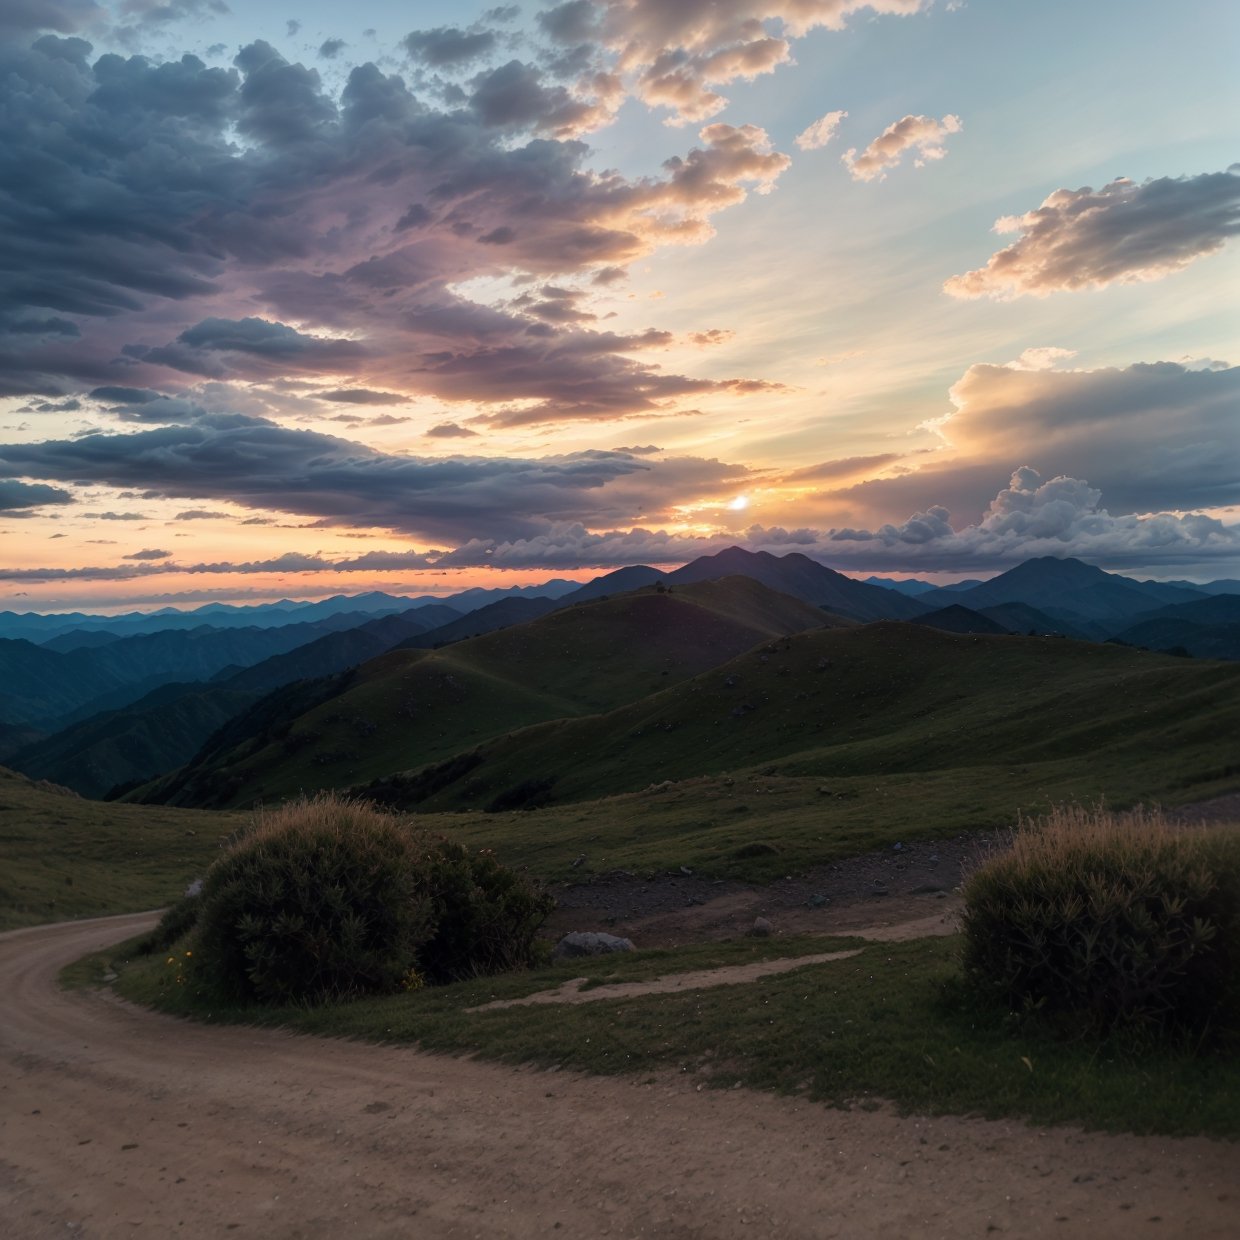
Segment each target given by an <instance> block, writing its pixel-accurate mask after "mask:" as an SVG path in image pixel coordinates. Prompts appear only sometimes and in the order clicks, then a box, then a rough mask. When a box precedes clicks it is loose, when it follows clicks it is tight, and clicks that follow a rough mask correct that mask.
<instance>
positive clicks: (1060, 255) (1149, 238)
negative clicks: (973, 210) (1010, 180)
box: [943, 164, 1240, 299]
mask: <svg viewBox="0 0 1240 1240" xmlns="http://www.w3.org/2000/svg"><path fill="white" fill-rule="evenodd" d="M995 232H997V233H1001V234H1003V233H1019V234H1020V236H1019V237H1018V238H1017V240H1015V241H1014V242H1013V243H1012V244H1011V245H1009V246H1007V247H1005V248H1004V249H1002V250H999V251H998V252H997V253H995V254H993V255H991V257H990V260H989V261H988V262H987V264H986V266H985V267H980V268H978V269H977V270H976V271H967V272H965V273H964V274H963V275H958V276H952V277H951V279H950V280H948V281H947V282H946V283H945V284H944V285H943V288H944V289H945V290H946V291H947V292H948V293H950V294H951V295H952V296H953V297H962V298H969V297H993V298H997V299H1008V298H1013V297H1021V296H1025V295H1030V296H1034V297H1045V296H1048V295H1049V294H1050V293H1056V292H1062V291H1065V290H1075V289H1084V288H1105V287H1106V286H1107V285H1109V284H1132V283H1136V282H1139V281H1147V280H1160V279H1162V278H1163V277H1164V276H1168V275H1171V274H1172V273H1173V272H1176V271H1180V270H1181V269H1183V268H1184V267H1187V266H1188V265H1189V263H1192V262H1195V261H1196V260H1197V259H1199V258H1203V257H1205V256H1206V255H1209V254H1214V253H1217V252H1218V251H1219V250H1221V249H1222V248H1223V246H1224V245H1225V244H1226V242H1227V241H1228V240H1229V239H1230V238H1232V237H1234V236H1236V234H1237V233H1240V164H1238V165H1234V166H1233V167H1231V168H1229V169H1228V170H1227V171H1226V172H1208V173H1202V174H1201V175H1200V176H1192V177H1188V176H1184V177H1160V178H1158V179H1157V180H1148V181H1143V182H1141V183H1139V184H1138V183H1137V182H1135V181H1130V180H1128V179H1127V178H1125V177H1120V178H1118V179H1117V180H1114V181H1112V182H1110V183H1109V184H1108V185H1104V186H1103V187H1102V188H1101V189H1100V190H1093V189H1091V188H1090V187H1089V186H1085V187H1084V188H1082V189H1078V190H1070V189H1057V190H1056V191H1055V192H1054V193H1053V194H1051V195H1050V196H1049V197H1048V198H1046V200H1045V201H1044V202H1043V203H1042V205H1041V206H1040V207H1037V208H1035V209H1034V210H1033V211H1028V212H1026V213H1025V214H1024V215H1015V216H1005V217H1004V218H1002V219H1000V220H998V221H997V222H996V224H995Z"/></svg>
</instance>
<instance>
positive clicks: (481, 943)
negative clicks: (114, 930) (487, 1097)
mask: <svg viewBox="0 0 1240 1240" xmlns="http://www.w3.org/2000/svg"><path fill="white" fill-rule="evenodd" d="M553 906H554V901H553V900H552V899H551V898H550V897H549V896H547V895H545V894H544V893H543V892H541V891H540V890H537V889H536V888H535V887H534V886H532V885H531V884H530V883H529V882H527V881H526V880H525V879H524V878H523V877H522V876H521V875H519V874H517V873H516V872H515V871H514V870H511V869H509V868H508V867H506V866H503V865H500V864H499V863H498V862H497V861H496V860H495V858H494V856H493V855H492V854H491V853H490V852H489V851H487V850H483V851H481V852H471V851H470V850H468V849H466V848H464V847H462V846H461V845H460V844H458V843H456V842H454V841H451V840H447V839H442V838H437V837H434V836H428V835H425V834H423V833H422V832H420V831H418V830H416V829H415V828H414V827H413V826H412V824H410V823H409V822H408V821H401V820H400V819H398V818H396V817H395V816H394V815H392V814H388V813H385V812H383V811H382V810H379V809H377V808H375V807H374V806H373V805H371V804H369V803H366V802H360V801H354V800H350V799H348V798H347V797H340V796H335V795H330V794H329V795H322V796H318V797H315V798H313V799H311V800H303V801H296V802H290V803H288V804H286V805H284V806H282V807H280V808H279V809H277V810H274V811H271V812H268V813H261V814H259V815H257V816H256V818H255V820H254V822H253V824H252V825H251V826H250V827H249V829H247V830H246V831H244V832H242V833H241V834H240V835H239V836H238V837H237V838H236V839H234V840H232V841H231V842H230V843H229V845H228V846H227V847H226V848H225V849H224V850H223V851H222V853H221V854H220V856H219V857H218V858H217V859H216V860H215V861H214V862H213V864H212V865H211V866H210V868H209V869H208V870H207V872H206V875H205V876H204V878H203V879H202V881H201V883H200V884H195V889H194V890H193V891H192V892H191V893H189V894H187V895H186V896H185V897H184V898H183V899H182V900H180V901H179V902H178V903H177V904H174V905H173V906H172V907H171V908H170V909H169V910H168V911H167V913H165V915H164V917H163V918H162V919H161V921H160V924H159V925H158V926H157V927H156V928H155V931H154V932H153V933H152V934H151V935H150V936H149V937H148V939H147V940H146V941H145V942H144V943H143V945H142V947H143V950H145V951H146V952H148V953H153V952H163V951H167V950H169V949H174V948H175V947H176V946H177V945H181V946H182V947H183V950H181V951H180V954H179V955H178V954H177V953H176V951H175V950H174V954H173V956H172V957H170V959H173V960H175V961H177V964H178V974H177V980H178V983H179V984H186V985H188V986H190V987H191V988H192V989H193V990H194V991H195V992H197V993H199V994H202V995H204V996H209V997H210V998H212V999H215V1000H226V1001H234V1002H243V1003H244V1002H252V1003H288V1002H291V1003H322V1002H328V1001H332V1000H342V999H350V998H356V997H357V996H359V995H365V994H390V993H393V992H396V991H402V990H403V991H409V990H417V989H420V988H421V987H422V986H423V985H426V984H427V983H440V984H442V983H445V982H451V981H456V980H459V979H460V978H463V977H476V976H483V975H487V974H493V973H502V972H507V971H511V970H515V969H524V968H527V967H528V966H529V965H530V964H531V963H532V961H533V959H534V954H535V935H536V934H537V932H538V929H539V927H540V926H541V925H542V923H543V921H544V920H545V919H546V917H547V915H548V914H549V913H550V912H551V909H552V907H553ZM186 944H188V946H184V945H186Z"/></svg>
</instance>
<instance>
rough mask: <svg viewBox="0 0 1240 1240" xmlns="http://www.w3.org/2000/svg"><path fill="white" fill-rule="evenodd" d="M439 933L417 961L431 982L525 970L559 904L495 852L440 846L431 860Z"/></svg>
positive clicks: (447, 844)
mask: <svg viewBox="0 0 1240 1240" xmlns="http://www.w3.org/2000/svg"><path fill="white" fill-rule="evenodd" d="M427 864H428V870H427V885H428V889H429V891H430V896H431V905H432V909H433V920H434V925H435V930H434V933H433V934H432V935H431V938H430V940H429V941H428V942H427V943H426V944H425V945H424V946H423V948H422V950H421V952H420V953H419V956H418V964H419V968H420V969H421V971H422V972H423V973H424V974H425V976H426V978H427V980H428V981H431V982H451V981H457V980H459V979H461V978H464V977H472V976H475V975H477V974H489V973H503V972H507V971H508V970H511V969H524V968H527V967H529V965H530V964H532V963H533V960H534V943H535V935H536V934H537V933H538V929H539V927H540V926H541V925H542V924H543V922H544V921H546V919H547V915H548V914H549V913H550V912H551V910H552V908H554V907H555V901H554V900H553V899H552V898H551V897H550V896H549V895H546V894H545V893H543V892H541V891H539V890H537V889H536V888H534V887H532V886H530V884H529V883H527V882H526V881H525V880H524V879H523V878H522V877H521V876H520V875H519V874H517V873H516V871H514V870H511V869H509V868H508V867H507V866H503V865H500V863H499V862H498V861H496V860H495V857H494V856H493V855H492V854H491V852H490V851H489V850H488V851H484V852H481V853H470V852H469V851H468V850H467V849H465V848H464V847H462V846H461V845H460V844H457V843H454V842H452V841H451V840H438V841H436V842H435V843H434V844H433V845H432V847H431V850H430V852H429V855H428V858H427Z"/></svg>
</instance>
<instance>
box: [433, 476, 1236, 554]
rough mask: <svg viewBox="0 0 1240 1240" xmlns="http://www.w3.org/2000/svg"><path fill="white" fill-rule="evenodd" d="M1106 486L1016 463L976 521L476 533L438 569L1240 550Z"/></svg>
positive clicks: (1203, 526) (1194, 518) (1205, 525)
mask: <svg viewBox="0 0 1240 1240" xmlns="http://www.w3.org/2000/svg"><path fill="white" fill-rule="evenodd" d="M1100 499H1101V493H1100V492H1099V491H1098V490H1097V489H1096V488H1094V487H1091V486H1090V485H1089V483H1087V482H1084V481H1082V480H1081V479H1078V478H1071V477H1066V476H1059V477H1055V478H1051V479H1049V480H1044V479H1043V478H1042V476H1041V475H1040V474H1038V472H1037V471H1036V470H1033V469H1031V468H1029V467H1027V466H1025V467H1022V468H1021V469H1018V470H1016V472H1015V473H1014V474H1013V475H1012V477H1011V480H1010V482H1009V484H1008V486H1007V487H1005V488H1003V489H1002V490H1001V491H1000V492H999V493H998V494H997V495H996V496H994V497H993V498H992V500H991V502H990V503H989V505H988V506H987V508H986V511H985V513H984V514H983V515H982V517H981V519H980V520H978V521H977V522H975V523H973V524H969V525H964V526H962V527H960V528H958V529H957V528H954V527H953V525H952V523H951V513H950V512H949V511H948V510H947V509H946V508H944V507H942V506H941V505H933V506H931V507H930V508H928V509H927V510H926V511H923V512H918V513H915V514H914V515H913V516H911V517H909V518H908V519H907V520H906V521H903V522H901V523H900V524H898V525H895V524H885V525H880V526H878V527H877V528H874V529H856V528H848V527H845V528H837V529H825V530H816V529H806V528H801V529H792V530H789V529H785V528H783V527H778V526H775V527H770V526H762V525H753V526H750V527H749V528H748V529H747V530H746V531H744V533H743V535H742V536H740V537H739V538H738V537H737V535H735V534H733V533H727V532H722V531H721V532H719V533H717V534H710V535H684V534H677V533H673V532H669V531H667V530H650V529H643V528H634V529H630V530H627V531H626V530H608V531H603V532H593V531H591V530H588V529H586V528H585V527H584V526H582V525H580V524H571V523H565V524H561V525H558V526H556V527H555V528H553V529H552V530H549V531H547V532H546V533H544V534H540V535H538V536H536V537H533V538H526V539H516V540H509V541H497V540H474V541H471V542H469V543H466V544H463V545H461V546H459V547H457V548H456V549H454V550H453V551H451V552H448V553H446V554H444V555H442V556H440V557H439V558H438V559H437V560H436V564H437V566H438V567H441V568H444V567H461V568H465V567H480V566H483V565H488V566H491V567H495V568H510V569H522V568H525V569H532V568H542V569H580V568H585V567H590V568H615V567H620V566H622V565H625V564H636V563H654V564H675V563H680V562H683V561H685V560H689V559H693V558H694V557H696V556H699V555H711V554H714V553H715V552H717V551H721V550H722V549H723V548H724V547H727V546H730V545H732V544H734V543H738V542H739V543H740V544H741V545H742V546H745V547H747V548H748V549H750V550H753V551H770V552H771V553H772V554H776V555H785V554H787V553H788V552H791V551H799V552H801V553H803V554H806V555H809V556H811V557H812V558H814V559H817V560H819V561H820V562H822V563H825V564H829V565H831V566H833V567H835V568H840V569H847V570H850V571H859V572H867V571H869V572H873V571H886V572H950V571H994V570H1000V569H1004V568H1009V567H1011V566H1012V565H1014V564H1019V563H1021V562H1022V561H1023V560H1027V559H1030V558H1032V557H1035V556H1042V555H1050V556H1059V557H1064V556H1079V557H1080V558H1082V559H1085V560H1087V561H1089V562H1090V563H1093V564H1099V565H1103V566H1106V567H1111V568H1126V567H1142V568H1143V567H1148V566H1168V567H1171V566H1182V565H1185V564H1194V565H1198V564H1209V563H1211V562H1215V563H1218V562H1220V561H1221V562H1224V563H1226V562H1228V561H1231V560H1234V558H1235V557H1236V556H1237V555H1238V554H1240V526H1236V525H1224V524H1223V523H1222V522H1221V521H1218V520H1216V519H1214V518H1212V517H1208V516H1203V515H1201V514H1192V513H1190V514H1187V515H1180V514H1174V513H1156V514H1153V515H1146V516H1138V515H1131V514H1130V515H1126V516H1114V515H1112V514H1111V513H1109V512H1108V511H1107V510H1106V509H1105V508H1103V507H1101V504H1100Z"/></svg>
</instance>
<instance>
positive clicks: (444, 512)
mask: <svg viewBox="0 0 1240 1240" xmlns="http://www.w3.org/2000/svg"><path fill="white" fill-rule="evenodd" d="M0 467H2V468H4V469H5V470H6V471H7V472H9V473H12V474H15V475H17V474H25V475H26V476H28V477H32V478H39V479H65V480H68V481H77V482H81V483H87V484H105V485H108V486H113V487H117V488H132V489H133V490H135V491H138V492H140V493H141V494H144V495H151V496H152V497H153V496H163V497H166V498H170V499H197V500H206V501H212V500H214V501H216V502H224V501H227V502H231V503H234V504H237V505H240V506H241V507H244V508H250V509H260V510H265V511H266V512H268V513H270V512H288V513H296V514H299V515H303V516H311V517H317V518H319V519H321V520H322V521H323V522H324V523H326V524H336V525H346V526H353V527H356V528H386V529H394V530H400V531H402V532H405V533H410V534H416V535H418V536H420V537H423V538H428V539H434V540H436V541H439V540H443V541H460V540H462V539H468V538H474V537H479V536H482V535H491V534H494V533H495V532H496V531H507V532H509V533H511V534H512V535H513V536H526V535H529V534H532V533H537V532H540V531H541V530H544V529H546V528H548V527H549V526H550V525H551V524H553V523H554V522H557V521H565V520H591V521H600V522H616V521H624V520H633V519H634V518H635V517H636V516H638V515H639V514H642V513H649V512H659V511H662V510H663V509H664V508H665V507H666V505H667V504H668V502H669V501H671V500H672V499H673V497H674V502H676V503H686V502H692V501H693V500H694V499H695V498H698V497H700V496H702V495H711V494H714V493H716V492H717V491H718V490H720V489H726V488H729V487H731V486H734V485H736V484H737V483H738V482H740V481H742V480H743V479H744V478H745V477H746V475H747V471H746V470H745V469H744V468H743V467H739V466H735V465H728V464H725V463H723V462H719V461H713V460H704V459H701V458H696V457H680V458H673V459H669V460H663V461H658V462H652V461H644V460H640V459H638V458H637V457H635V456H631V455H629V454H627V453H623V452H615V451H611V452H601V451H583V452H572V453H564V454H561V455H556V456H547V457H541V458H529V459H521V458H492V457H461V456H453V457H446V458H443V457H440V458H434V457H431V458H418V457H412V456H404V455H395V454H390V453H385V452H381V451H378V450H375V449H372V448H368V447H365V446H364V445H362V444H358V443H354V442H351V441H349V440H345V439H339V438H336V437H334V436H330V435H324V434H320V433H317V432H312V431H304V430H288V429H286V428H284V427H281V426H277V425H275V424H274V423H271V422H267V421H264V420H262V419H253V418H244V417H239V416H234V417H230V418H218V419H213V418H203V419H200V420H199V421H197V422H195V423H193V424H190V425H180V426H165V427H159V428H157V429H149V430H141V431H137V432H135V433H133V434H120V435H108V434H94V435H87V436H85V437H83V438H81V439H72V440H58V441H48V442H45V443H36V444H7V445H2V446H0Z"/></svg>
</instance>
